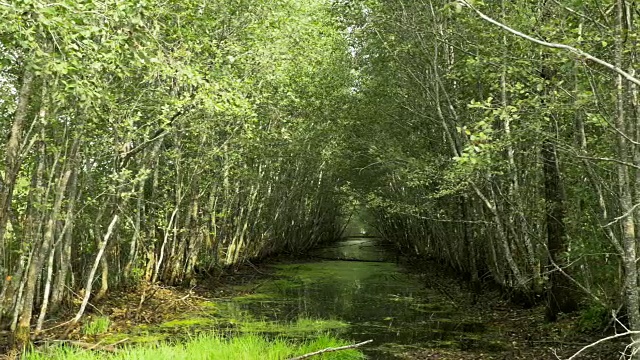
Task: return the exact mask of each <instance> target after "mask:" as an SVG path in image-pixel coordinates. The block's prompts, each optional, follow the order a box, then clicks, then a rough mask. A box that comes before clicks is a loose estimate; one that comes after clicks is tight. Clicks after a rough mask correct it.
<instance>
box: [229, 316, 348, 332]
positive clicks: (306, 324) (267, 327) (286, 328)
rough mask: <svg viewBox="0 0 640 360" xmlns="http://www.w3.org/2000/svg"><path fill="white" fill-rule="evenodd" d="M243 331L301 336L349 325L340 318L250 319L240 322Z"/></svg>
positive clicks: (343, 327)
mask: <svg viewBox="0 0 640 360" xmlns="http://www.w3.org/2000/svg"><path fill="white" fill-rule="evenodd" d="M239 325H240V331H242V332H266V333H278V334H280V335H282V336H299V335H305V334H310V333H326V332H329V331H336V330H340V329H345V328H347V327H349V324H347V323H345V322H343V321H339V320H322V319H307V318H300V319H298V320H297V321H296V322H291V323H281V322H276V321H250V322H243V323H240V324H239Z"/></svg>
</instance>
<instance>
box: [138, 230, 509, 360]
mask: <svg viewBox="0 0 640 360" xmlns="http://www.w3.org/2000/svg"><path fill="white" fill-rule="evenodd" d="M312 255H313V256H314V258H313V260H310V261H304V262H295V263H280V264H272V265H269V266H268V268H270V270H271V271H270V273H273V275H270V276H268V277H267V278H266V279H265V278H264V277H262V278H260V279H258V280H256V281H255V282H249V283H247V284H244V285H241V286H242V287H243V288H244V289H245V290H246V294H243V295H242V296H236V297H233V298H227V299H224V298H222V299H219V300H215V301H212V302H211V303H210V306H208V308H209V309H210V310H208V311H205V312H202V311H200V312H198V313H193V314H191V313H188V312H185V314H183V315H182V320H176V321H172V322H169V323H166V324H163V325H161V326H160V328H159V329H160V330H158V329H156V330H154V331H156V332H161V331H165V332H166V333H167V334H169V333H173V334H176V333H195V332H200V331H207V330H211V329H216V330H217V331H220V329H221V328H222V329H228V331H242V332H259V333H261V334H264V335H265V336H268V337H269V336H285V337H293V338H296V337H299V338H303V337H309V336H314V334H319V333H327V332H328V333H331V334H332V335H334V336H337V337H340V338H344V339H347V340H349V341H353V342H360V341H364V340H369V339H372V340H373V344H371V345H370V346H367V347H366V348H364V349H363V351H364V352H365V354H366V355H367V356H368V357H369V358H371V359H380V360H387V359H397V358H398V357H397V355H399V354H402V353H404V352H407V351H411V350H415V349H418V348H461V347H465V348H466V349H473V348H478V349H483V350H484V351H487V350H488V351H491V348H492V347H496V350H498V348H499V347H500V343H499V342H495V341H493V340H490V337H488V336H486V335H487V331H488V330H487V329H486V326H485V325H484V324H483V323H482V322H481V321H479V320H478V319H474V317H473V316H472V315H473V314H465V313H463V312H462V311H460V310H458V309H457V308H456V304H455V301H453V300H452V299H451V298H450V297H448V296H447V295H446V294H445V293H443V292H442V290H441V289H440V290H439V289H434V288H430V287H428V286H426V285H425V284H426V283H427V282H426V281H425V278H424V276H422V277H421V276H420V275H418V274H414V273H411V272H410V271H407V269H405V268H404V267H403V266H401V265H399V264H397V257H396V254H395V253H394V252H393V251H392V250H390V249H389V248H388V247H386V246H384V245H383V244H381V243H380V241H379V240H378V239H375V238H357V237H354V238H347V239H344V240H342V241H340V242H338V243H335V244H332V245H331V246H330V247H326V248H323V249H320V250H317V251H315V252H314V253H313V254H312ZM176 329H180V330H178V331H176ZM145 331H148V329H147V330H145ZM494 338H495V337H494Z"/></svg>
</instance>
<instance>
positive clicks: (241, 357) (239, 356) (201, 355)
mask: <svg viewBox="0 0 640 360" xmlns="http://www.w3.org/2000/svg"><path fill="white" fill-rule="evenodd" d="M342 345H346V343H345V342H344V341H341V340H338V339H335V338H333V337H330V336H320V337H318V338H316V339H311V340H308V341H306V342H303V343H295V342H293V341H289V340H283V339H276V340H272V341H269V340H266V339H265V338H263V337H260V336H257V335H243V336H238V337H234V338H230V339H225V338H223V337H221V336H218V335H215V334H213V335H211V334H210V335H201V336H198V337H196V338H193V339H192V340H190V341H187V342H185V343H180V344H170V343H163V344H159V345H153V346H149V345H147V346H135V347H123V348H122V349H121V350H118V351H116V352H113V353H105V352H101V351H90V350H84V349H78V348H75V347H71V346H54V347H50V348H47V349H39V350H37V351H31V352H28V353H26V354H25V355H24V356H23V357H22V359H23V360H45V359H46V360H55V359H60V360H63V359H65V360H92V359H95V360H98V359H107V360H120V359H122V360H125V359H126V360H165V359H166V360H179V359H193V360H198V359H202V360H205V359H216V360H254V359H255V360H284V359H288V358H291V357H295V356H299V355H302V354H307V353H310V352H313V351H316V350H320V349H325V348H329V347H337V346H342ZM363 358H364V357H363V356H362V354H361V353H360V352H359V351H357V350H344V351H339V352H334V353H327V354H324V355H321V356H318V357H317V359H325V360H327V359H332V360H355V359H363Z"/></svg>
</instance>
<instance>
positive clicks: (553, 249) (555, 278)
mask: <svg viewBox="0 0 640 360" xmlns="http://www.w3.org/2000/svg"><path fill="white" fill-rule="evenodd" d="M542 169H543V173H544V198H545V199H544V200H545V205H546V217H545V218H546V224H547V249H548V251H549V261H550V262H551V265H550V266H549V269H548V270H549V284H548V285H547V309H546V318H547V320H548V321H556V319H557V317H558V313H560V312H563V313H569V312H572V311H575V310H576V309H577V306H578V304H577V302H576V300H575V288H574V286H573V283H572V282H571V281H570V280H569V279H568V278H567V277H566V275H565V274H563V273H561V272H560V271H558V270H557V269H556V268H555V266H559V267H564V266H566V261H565V260H564V252H565V251H566V250H567V245H566V229H565V226H564V199H563V195H562V188H561V186H560V172H559V170H558V161H557V158H556V149H555V145H554V144H553V142H552V141H551V140H550V139H545V140H544V142H543V144H542ZM554 264H555V265H554ZM564 271H565V272H566V271H567V270H566V269H565V270H564Z"/></svg>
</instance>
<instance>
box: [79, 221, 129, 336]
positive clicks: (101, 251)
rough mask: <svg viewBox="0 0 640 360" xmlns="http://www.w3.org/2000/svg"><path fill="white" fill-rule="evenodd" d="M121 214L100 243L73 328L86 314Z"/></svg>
mask: <svg viewBox="0 0 640 360" xmlns="http://www.w3.org/2000/svg"><path fill="white" fill-rule="evenodd" d="M118 219H119V216H118V214H115V215H113V219H112V220H111V223H110V224H109V227H108V228H107V233H106V234H105V235H104V238H103V239H102V244H100V247H99V250H98V254H96V259H95V261H94V262H93V266H92V267H91V271H90V272H89V276H87V283H86V285H85V287H84V298H83V299H82V303H81V304H80V309H79V310H78V312H77V313H76V315H75V316H74V317H73V319H71V322H70V325H69V328H70V329H71V328H72V327H73V326H74V325H75V324H77V323H78V321H79V320H80V318H81V317H82V315H83V314H84V310H85V309H86V308H87V304H88V303H89V298H90V297H91V289H92V288H93V279H94V277H95V276H96V272H97V271H98V266H99V264H100V260H101V259H102V255H103V254H104V251H105V249H106V248H107V243H108V242H109V238H111V235H112V234H113V231H114V229H115V227H116V224H117V223H118Z"/></svg>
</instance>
